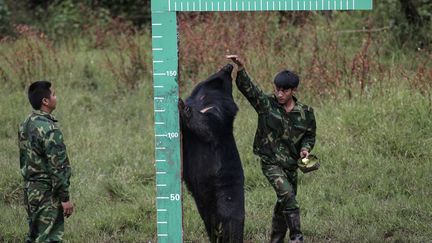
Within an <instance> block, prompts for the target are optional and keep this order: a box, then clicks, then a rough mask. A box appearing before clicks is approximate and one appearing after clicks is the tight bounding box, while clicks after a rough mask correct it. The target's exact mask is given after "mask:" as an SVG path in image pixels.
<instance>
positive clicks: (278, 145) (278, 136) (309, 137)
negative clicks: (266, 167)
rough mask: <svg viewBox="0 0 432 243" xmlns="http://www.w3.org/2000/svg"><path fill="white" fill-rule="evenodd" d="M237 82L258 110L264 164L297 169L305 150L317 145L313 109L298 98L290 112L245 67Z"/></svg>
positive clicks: (257, 141)
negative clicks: (264, 89)
mask: <svg viewBox="0 0 432 243" xmlns="http://www.w3.org/2000/svg"><path fill="white" fill-rule="evenodd" d="M236 84H237V87H238V89H239V90H240V91H241V92H242V93H243V95H244V96H245V97H246V98H247V100H248V101H249V102H250V103H251V105H252V106H253V107H254V108H255V110H256V111H257V113H258V126H257V131H256V134H255V139H254V146H253V151H254V153H255V154H257V155H258V156H260V157H261V159H262V160H263V162H264V163H269V164H279V165H281V166H282V167H284V168H286V169H289V170H294V169H296V168H297V160H298V159H299V158H300V151H301V149H307V150H308V151H311V150H312V148H313V146H314V144H315V137H316V124H315V116H314V112H313V109H312V108H311V107H309V106H306V105H304V104H302V103H300V102H298V101H297V99H296V98H295V97H294V101H295V106H294V108H293V109H292V110H291V111H290V112H286V111H285V109H284V108H283V107H282V106H281V105H280V104H279V103H278V101H277V99H276V97H275V96H274V95H267V94H265V93H264V92H263V91H262V90H261V89H260V88H259V87H258V86H257V85H256V84H254V83H253V82H252V81H251V79H250V78H249V76H248V75H247V73H246V71H245V70H241V71H239V72H238V73H237V79H236Z"/></svg>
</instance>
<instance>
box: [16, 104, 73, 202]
mask: <svg viewBox="0 0 432 243" xmlns="http://www.w3.org/2000/svg"><path fill="white" fill-rule="evenodd" d="M56 122H57V120H56V119H55V118H54V117H53V116H52V115H51V114H48V113H45V112H43V111H33V112H32V113H31V114H30V115H29V116H28V117H27V119H26V120H25V121H24V122H23V123H22V124H21V125H20V127H19V130H18V142H19V154H20V167H21V174H22V176H23V177H24V181H25V182H26V184H27V183H32V182H36V183H39V184H40V185H41V187H42V188H44V189H45V190H49V189H50V190H52V192H53V194H54V195H55V196H58V197H59V198H60V200H61V201H62V202H66V201H69V178H70V176H71V168H70V165H69V159H68V156H67V153H66V146H65V144H64V143H63V134H62V132H61V131H60V129H59V128H58V126H57V125H56Z"/></svg>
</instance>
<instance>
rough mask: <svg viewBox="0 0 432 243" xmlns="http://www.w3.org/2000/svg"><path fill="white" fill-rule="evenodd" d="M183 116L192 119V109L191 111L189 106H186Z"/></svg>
mask: <svg viewBox="0 0 432 243" xmlns="http://www.w3.org/2000/svg"><path fill="white" fill-rule="evenodd" d="M183 114H184V116H185V117H186V118H187V119H189V118H191V117H192V109H191V107H190V106H188V105H185V106H184V109H183Z"/></svg>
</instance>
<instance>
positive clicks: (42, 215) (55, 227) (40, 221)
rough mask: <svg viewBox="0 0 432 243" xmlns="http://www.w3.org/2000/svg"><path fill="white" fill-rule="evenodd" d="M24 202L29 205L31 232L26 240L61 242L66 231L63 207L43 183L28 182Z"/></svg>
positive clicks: (28, 213) (28, 214)
mask: <svg viewBox="0 0 432 243" xmlns="http://www.w3.org/2000/svg"><path fill="white" fill-rule="evenodd" d="M24 203H25V205H26V206H27V216H28V218H27V220H28V224H29V233H28V235H27V238H26V242H61V241H62V239H63V233H64V217H63V208H62V206H61V203H60V200H59V199H57V198H55V197H53V195H52V191H51V188H50V187H49V186H47V185H45V184H43V183H37V182H26V184H25V188H24Z"/></svg>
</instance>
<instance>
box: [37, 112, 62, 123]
mask: <svg viewBox="0 0 432 243" xmlns="http://www.w3.org/2000/svg"><path fill="white" fill-rule="evenodd" d="M33 114H36V115H38V116H44V117H46V118H48V119H50V120H52V121H53V122H57V121H58V120H57V119H56V118H55V117H54V116H53V115H51V114H50V113H48V112H45V111H41V110H33Z"/></svg>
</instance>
